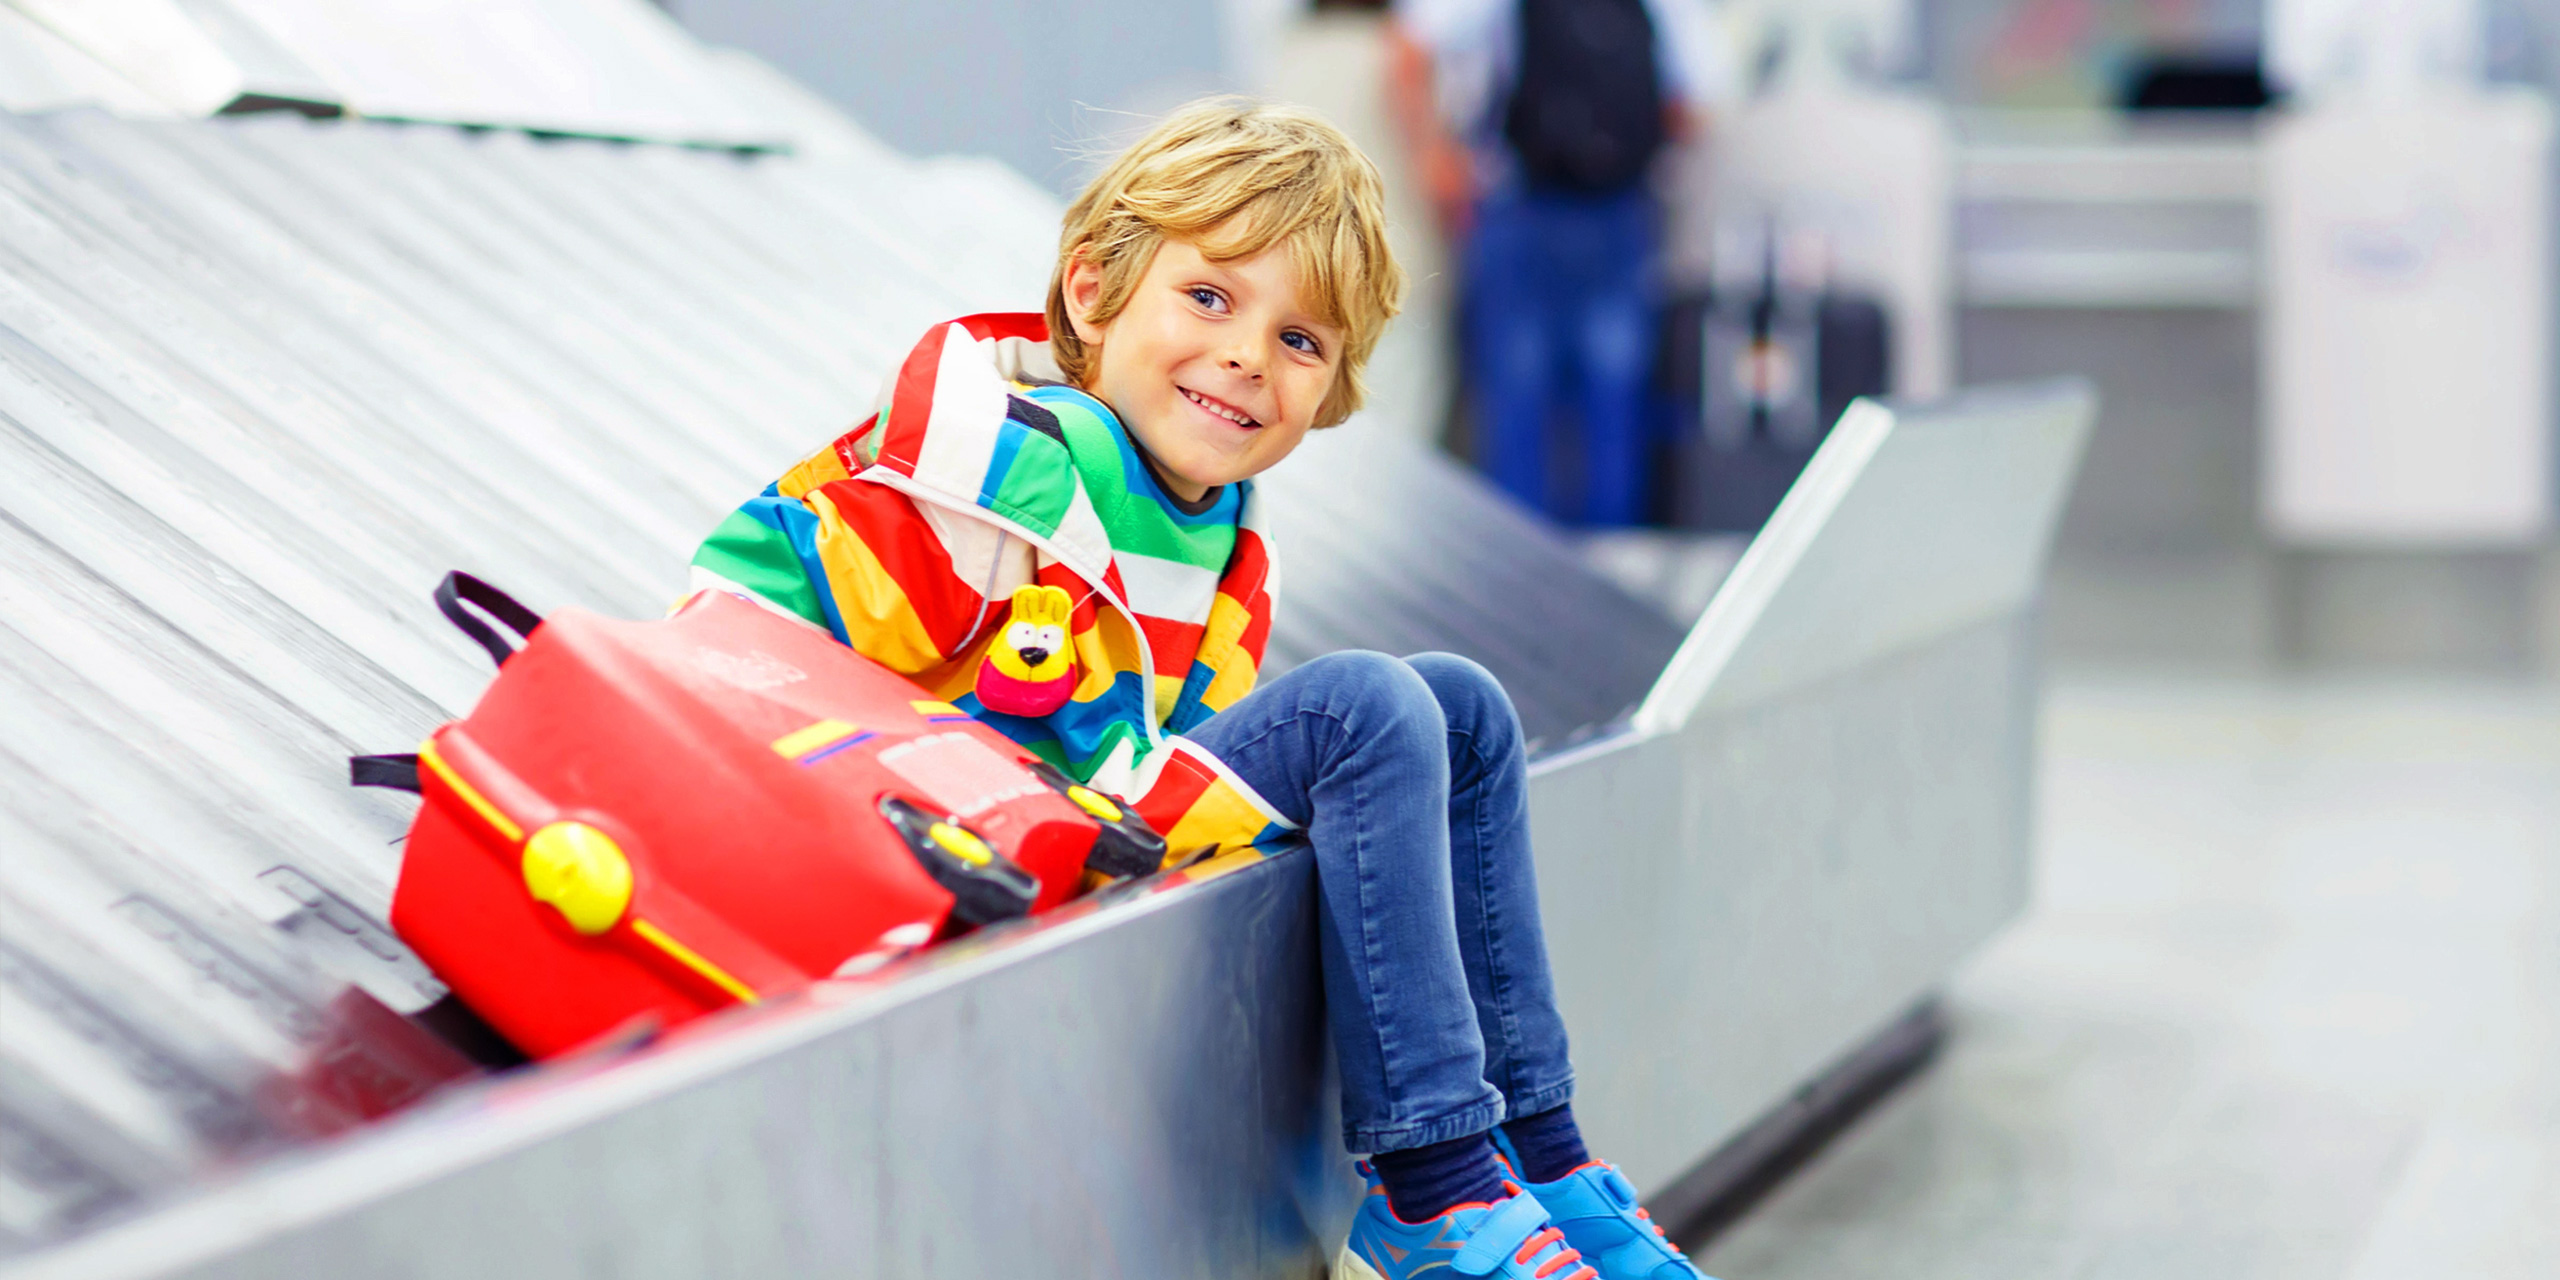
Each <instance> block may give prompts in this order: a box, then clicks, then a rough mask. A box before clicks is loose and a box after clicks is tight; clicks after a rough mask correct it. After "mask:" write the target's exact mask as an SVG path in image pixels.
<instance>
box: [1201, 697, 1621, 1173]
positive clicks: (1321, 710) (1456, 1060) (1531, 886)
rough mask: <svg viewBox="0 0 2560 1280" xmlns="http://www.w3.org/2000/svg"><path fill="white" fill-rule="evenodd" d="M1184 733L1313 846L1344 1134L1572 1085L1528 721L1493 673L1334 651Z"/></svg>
mask: <svg viewBox="0 0 2560 1280" xmlns="http://www.w3.org/2000/svg"><path fill="white" fill-rule="evenodd" d="M1187 736H1189V737H1190V738H1191V739H1193V740H1194V741H1196V742H1198V743H1200V744H1201V745H1202V746H1205V747H1207V748H1209V750H1211V751H1212V752H1215V753H1216V754H1217V756H1218V758H1219V759H1221V760H1223V761H1225V762H1226V763H1227V764H1228V766H1229V767H1231V768H1233V769H1234V770H1235V771H1236V772H1237V774H1239V775H1240V776H1242V777H1243V778H1244V780H1245V781H1246V782H1248V783H1250V784H1252V786H1253V788H1254V789H1255V790H1256V791H1259V792H1261V793H1262V796H1263V798H1264V799H1266V800H1268V801H1270V802H1271V803H1272V804H1273V805H1274V806H1276V807H1277V808H1278V809H1279V810H1280V811H1281V813H1283V814H1285V815H1286V816H1287V817H1288V818H1289V819H1290V820H1291V821H1293V822H1296V823H1298V824H1300V825H1301V826H1303V827H1304V828H1305V829H1306V832H1307V836H1308V839H1309V842H1310V843H1311V844H1312V845H1313V846H1314V850H1315V860H1316V882H1317V891H1318V896H1319V898H1320V900H1321V910H1320V912H1319V928H1318V933H1319V943H1320V947H1321V950H1322V961H1323V967H1324V992H1325V1005H1326V1011H1327V1013H1326V1016H1327V1017H1328V1019H1329V1020H1330V1022H1331V1024H1332V1028H1333V1042H1334V1046H1335V1052H1336V1053H1337V1054H1338V1055H1339V1057H1340V1059H1341V1063H1342V1126H1343V1131H1342V1138H1343V1145H1344V1146H1345V1147H1347V1148H1349V1149H1350V1150H1352V1151H1356V1152H1379V1151H1400V1150H1403V1149H1404V1148H1407V1147H1418V1146H1422V1145H1424V1144H1426V1143H1432V1142H1444V1141H1447V1140H1449V1139H1451V1138H1459V1137H1464V1136H1466V1135H1468V1134H1471V1133H1480V1132H1483V1131H1484V1130H1487V1129H1490V1128H1492V1127H1493V1126H1494V1125H1496V1124H1498V1123H1500V1122H1501V1121H1502V1120H1503V1118H1504V1116H1505V1115H1506V1114H1509V1115H1515V1116H1518V1115H1529V1114H1532V1113H1534V1112H1539V1111H1544V1110H1547V1109H1549V1108H1551V1107H1556V1106H1561V1105H1563V1104H1564V1103H1565V1102H1567V1101H1570V1100H1571V1098H1572V1096H1573V1068H1572V1065H1571V1064H1570V1063H1569V1062H1568V1061H1567V1060H1566V1057H1565V1036H1564V1020H1563V1019H1562V1018H1561V1017H1559V1016H1558V1015H1557V1013H1556V1000H1555V987H1554V983H1553V981H1552V980H1551V978H1550V977H1549V975H1548V972H1547V950H1546V940H1545V938H1544V936H1543V935H1542V933H1541V932H1540V929H1539V926H1538V886H1537V879H1536V876H1535V874H1534V873H1533V872H1532V870H1531V867H1530V862H1529V828H1528V804H1527V794H1526V787H1527V771H1526V769H1525V767H1524V764H1523V760H1522V757H1521V741H1520V718H1519V716H1518V714H1517V713H1515V712H1514V711H1513V710H1512V708H1511V699H1510V698H1509V697H1508V696H1507V695H1505V694H1504V693H1503V691H1502V686H1501V685H1500V684H1499V683H1498V682H1496V681H1495V680H1494V678H1493V676H1492V675H1491V674H1490V673H1489V672H1487V671H1486V670H1485V669H1484V668H1482V667H1480V666H1477V665H1476V664H1475V663H1472V662H1469V661H1468V660H1466V659H1464V658H1459V657H1454V656H1451V655H1449V654H1445V653H1426V654H1420V655H1417V656H1415V657H1411V658H1403V659H1397V658H1391V657H1388V656H1386V655H1385V654H1381V653H1366V652H1345V653H1333V654H1327V655H1325V656H1324V657H1321V658H1318V659H1316V660H1315V661H1313V662H1310V663H1307V664H1306V665H1305V666H1302V667H1299V668H1297V669H1295V670H1293V671H1290V672H1288V673H1286V674H1284V675H1281V676H1279V677H1278V678H1276V679H1273V680H1271V681H1269V682H1268V683H1266V684H1264V685H1263V686H1262V687H1261V688H1258V689H1256V690H1254V691H1253V692H1252V693H1250V694H1248V695H1246V696H1245V697H1243V698H1242V699H1239V700H1238V701H1237V702H1236V703H1235V705H1233V706H1230V707H1228V708H1227V709H1226V710H1224V711H1221V712H1219V713H1218V714H1217V715H1215V716H1212V717H1210V719H1209V720H1208V721H1207V722H1206V723H1204V724H1202V725H1200V726H1199V727H1198V728H1196V729H1194V730H1193V731H1192V732H1191V733H1190V734H1189V735H1187ZM1506 1108H1507V1111H1506Z"/></svg>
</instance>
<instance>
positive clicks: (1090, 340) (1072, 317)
mask: <svg viewBox="0 0 2560 1280" xmlns="http://www.w3.org/2000/svg"><path fill="white" fill-rule="evenodd" d="M1059 292H1060V293H1061V294H1062V295H1064V300H1065V302H1066V304H1067V320H1068V322H1069V323H1071V324H1073V325H1074V326H1075V330H1076V340H1077V341H1079V342H1082V343H1083V344H1085V345H1086V346H1088V347H1098V346H1101V345H1102V331H1103V330H1104V329H1105V328H1107V327H1108V326H1106V325H1098V324H1095V323H1094V322H1093V320H1092V316H1093V307H1094V303H1096V302H1098V301H1100V300H1101V298H1102V268H1100V267H1098V266H1095V265H1094V262H1093V259H1092V258H1091V257H1090V256H1088V255H1087V254H1086V252H1085V251H1084V250H1083V249H1081V248H1079V249H1077V250H1076V255H1075V258H1074V260H1073V261H1070V262H1069V263H1068V264H1067V278H1066V282H1065V284H1064V285H1063V286H1062V287H1061V288H1060V290H1059Z"/></svg>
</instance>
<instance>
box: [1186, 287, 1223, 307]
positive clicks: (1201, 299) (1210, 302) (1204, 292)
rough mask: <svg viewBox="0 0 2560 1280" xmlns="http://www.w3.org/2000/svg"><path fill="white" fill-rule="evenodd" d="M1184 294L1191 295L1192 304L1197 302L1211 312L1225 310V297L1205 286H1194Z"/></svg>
mask: <svg viewBox="0 0 2560 1280" xmlns="http://www.w3.org/2000/svg"><path fill="white" fill-rule="evenodd" d="M1185 292H1188V293H1189V294H1190V295H1191V300H1192V301H1193V302H1197V303H1199V304H1200V305H1201V306H1204V307H1207V308H1208V309H1210V310H1211V311H1224V310H1226V309H1227V295H1225V294H1223V293H1220V292H1218V291H1217V290H1215V289H1212V288H1210V287H1209V286H1207V285H1205V284H1195V285H1193V286H1191V288H1190V289H1188V290H1186V291H1185Z"/></svg>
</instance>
